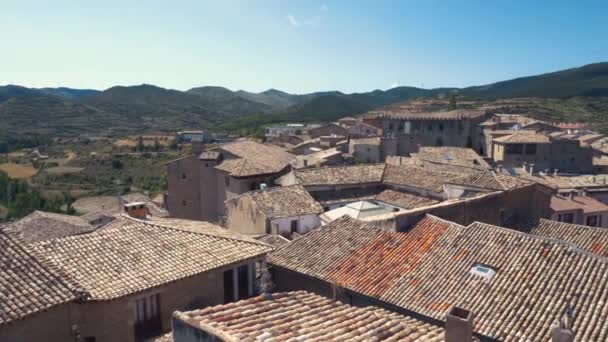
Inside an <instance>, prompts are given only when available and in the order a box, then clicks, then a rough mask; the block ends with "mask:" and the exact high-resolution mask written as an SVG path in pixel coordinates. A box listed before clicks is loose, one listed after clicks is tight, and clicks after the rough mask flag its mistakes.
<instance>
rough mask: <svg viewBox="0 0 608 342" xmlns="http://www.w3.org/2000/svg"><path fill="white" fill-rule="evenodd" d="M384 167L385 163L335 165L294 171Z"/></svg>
mask: <svg viewBox="0 0 608 342" xmlns="http://www.w3.org/2000/svg"><path fill="white" fill-rule="evenodd" d="M379 165H386V163H365V164H355V165H335V166H323V167H316V168H309V169H296V170H295V171H296V172H313V171H317V170H325V169H336V168H342V169H345V168H351V167H365V166H379Z"/></svg>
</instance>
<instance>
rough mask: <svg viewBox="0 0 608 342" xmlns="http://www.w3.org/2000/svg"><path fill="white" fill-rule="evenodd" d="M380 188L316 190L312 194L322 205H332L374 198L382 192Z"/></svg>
mask: <svg viewBox="0 0 608 342" xmlns="http://www.w3.org/2000/svg"><path fill="white" fill-rule="evenodd" d="M380 191H381V189H380V188H376V187H373V188H363V189H359V188H355V189H344V190H341V191H333V190H330V191H315V192H313V193H312V196H313V198H314V199H315V200H317V202H319V204H321V205H330V204H337V203H344V202H357V201H362V200H373V199H374V198H376V195H378V193H380Z"/></svg>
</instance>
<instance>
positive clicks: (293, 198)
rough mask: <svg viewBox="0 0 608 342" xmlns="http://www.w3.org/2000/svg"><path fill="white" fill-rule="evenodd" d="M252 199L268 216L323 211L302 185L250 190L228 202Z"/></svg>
mask: <svg viewBox="0 0 608 342" xmlns="http://www.w3.org/2000/svg"><path fill="white" fill-rule="evenodd" d="M244 197H247V198H249V199H251V201H253V202H254V203H255V205H256V207H257V208H258V209H259V210H260V211H261V212H262V213H263V214H264V215H265V216H266V217H268V218H281V217H294V216H303V215H316V214H320V213H322V212H323V208H322V207H321V206H320V205H319V203H317V202H316V201H315V200H314V199H313V198H312V197H311V196H310V195H309V194H308V192H307V191H306V190H305V189H304V188H303V187H302V186H301V185H290V186H279V187H274V188H268V189H265V190H258V191H249V192H246V193H243V194H241V195H239V196H237V197H234V198H231V199H229V200H227V201H226V202H231V203H237V202H238V201H239V200H240V199H241V198H244Z"/></svg>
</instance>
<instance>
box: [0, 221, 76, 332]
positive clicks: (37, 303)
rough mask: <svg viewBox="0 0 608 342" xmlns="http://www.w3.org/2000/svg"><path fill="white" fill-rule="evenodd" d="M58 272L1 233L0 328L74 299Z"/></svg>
mask: <svg viewBox="0 0 608 342" xmlns="http://www.w3.org/2000/svg"><path fill="white" fill-rule="evenodd" d="M58 273H59V272H57V271H56V269H55V268H54V267H52V265H49V264H48V263H47V262H46V261H45V260H44V259H43V258H42V257H41V256H40V255H37V254H36V253H34V252H33V251H31V250H30V249H29V248H27V247H25V246H24V245H23V244H21V243H20V242H19V241H18V240H16V239H15V237H14V236H11V235H9V234H7V233H6V232H4V231H2V230H0V325H2V324H6V323H10V322H13V321H16V320H19V319H21V318H24V317H26V316H28V315H31V314H34V313H37V312H40V311H43V310H47V309H49V308H51V307H54V306H56V305H60V304H63V303H67V302H70V301H72V300H75V299H76V297H77V295H76V292H75V291H74V287H72V286H71V285H68V284H67V283H66V282H65V281H64V280H63V279H62V277H61V276H60V275H59V274H58ZM32 328H34V327H32Z"/></svg>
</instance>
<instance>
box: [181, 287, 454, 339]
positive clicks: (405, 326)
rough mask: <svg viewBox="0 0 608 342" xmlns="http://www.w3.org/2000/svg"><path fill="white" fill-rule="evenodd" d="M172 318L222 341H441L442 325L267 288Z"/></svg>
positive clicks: (314, 296) (378, 309)
mask: <svg viewBox="0 0 608 342" xmlns="http://www.w3.org/2000/svg"><path fill="white" fill-rule="evenodd" d="M174 317H175V318H177V319H180V320H182V321H183V322H185V323H186V324H188V325H190V326H192V327H194V328H198V329H203V330H205V331H206V332H211V334H217V335H216V336H222V340H225V339H228V340H234V341H336V342H337V341H424V342H439V341H443V340H444V337H443V335H444V333H443V329H442V328H440V327H437V326H434V325H431V324H429V323H425V322H422V321H420V320H417V319H414V318H412V317H408V316H403V315H399V314H396V313H393V312H390V311H387V310H384V309H380V308H377V307H373V306H368V307H365V308H359V307H354V306H350V305H347V304H343V303H341V302H339V301H334V300H331V299H328V298H325V297H321V296H319V295H316V294H312V293H309V292H305V291H296V292H282V293H273V294H272V299H265V298H264V297H263V296H258V297H253V298H250V299H245V300H241V301H238V302H236V303H228V304H224V305H218V306H214V307H208V308H204V309H200V310H194V311H189V312H179V311H178V312H176V313H174Z"/></svg>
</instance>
